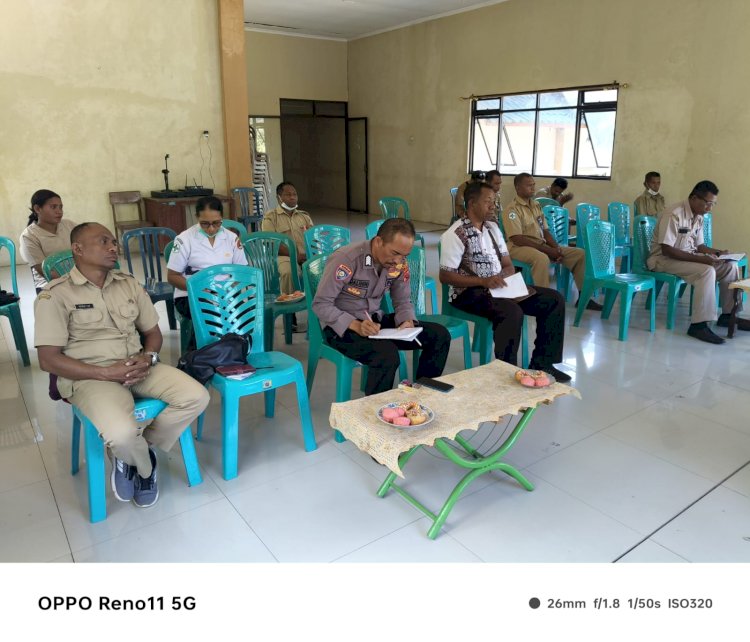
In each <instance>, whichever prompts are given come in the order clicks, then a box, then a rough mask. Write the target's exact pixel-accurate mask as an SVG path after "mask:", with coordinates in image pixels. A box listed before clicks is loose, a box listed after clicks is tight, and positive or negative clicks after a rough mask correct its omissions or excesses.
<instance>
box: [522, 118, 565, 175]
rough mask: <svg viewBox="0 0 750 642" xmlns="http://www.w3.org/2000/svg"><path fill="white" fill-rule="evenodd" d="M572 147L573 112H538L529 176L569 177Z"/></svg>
mask: <svg viewBox="0 0 750 642" xmlns="http://www.w3.org/2000/svg"><path fill="white" fill-rule="evenodd" d="M575 146H576V110H575V109H550V110H547V111H540V112H539V124H538V126H537V129H536V159H535V160H536V164H535V166H534V172H533V173H534V174H541V175H544V176H572V174H573V155H574V151H575Z"/></svg>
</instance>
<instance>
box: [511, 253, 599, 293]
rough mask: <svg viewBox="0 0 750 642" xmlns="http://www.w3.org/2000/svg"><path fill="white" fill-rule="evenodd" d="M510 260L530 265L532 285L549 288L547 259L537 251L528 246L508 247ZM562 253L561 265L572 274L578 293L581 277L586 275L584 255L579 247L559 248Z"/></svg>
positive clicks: (581, 283) (548, 261) (548, 263)
mask: <svg viewBox="0 0 750 642" xmlns="http://www.w3.org/2000/svg"><path fill="white" fill-rule="evenodd" d="M508 249H509V252H510V258H512V259H514V260H516V261H523V262H524V263H530V264H531V276H532V278H533V279H534V285H538V286H539V287H541V288H548V287H549V266H550V260H549V257H548V256H547V255H546V254H545V253H544V252H540V251H539V250H535V249H534V248H533V247H530V246H528V245H524V246H518V245H513V246H509V248H508ZM560 249H561V250H562V252H563V260H562V264H563V265H564V266H565V267H566V268H568V269H569V270H570V271H571V272H572V273H573V280H574V281H575V283H576V287H577V288H578V291H579V292H580V291H581V288H582V287H583V277H584V274H585V273H586V254H585V252H584V251H583V250H582V249H581V248H579V247H565V246H562V245H561V246H560Z"/></svg>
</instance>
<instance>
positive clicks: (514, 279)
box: [490, 272, 529, 299]
mask: <svg viewBox="0 0 750 642" xmlns="http://www.w3.org/2000/svg"><path fill="white" fill-rule="evenodd" d="M490 294H491V295H492V296H493V297H495V298H496V299H515V298H517V297H519V296H528V294H529V290H528V288H527V287H526V283H525V282H524V280H523V275H522V274H521V273H520V272H516V273H515V274H514V275H513V276H506V277H505V287H504V288H492V289H491V290H490Z"/></svg>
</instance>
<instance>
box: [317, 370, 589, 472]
mask: <svg viewBox="0 0 750 642" xmlns="http://www.w3.org/2000/svg"><path fill="white" fill-rule="evenodd" d="M516 370H518V368H516V367H515V366H511V365H509V364H507V363H505V362H503V361H497V360H495V361H493V362H492V363H488V364H487V365H484V366H479V367H477V368H471V369H469V370H462V371H461V372H456V373H454V374H450V375H446V376H444V377H440V378H439V380H440V381H445V382H446V383H450V384H453V385H454V386H455V388H454V389H453V390H451V391H450V392H448V393H444V392H438V391H437V390H431V389H429V388H420V389H418V390H413V391H407V390H402V389H398V390H389V391H388V392H381V393H380V394H377V395H372V396H370V397H364V398H362V399H355V400H353V401H345V402H343V403H334V404H332V405H331V415H330V422H331V426H333V427H334V428H336V429H337V430H339V431H341V433H342V434H343V435H344V436H345V437H346V438H347V439H348V440H349V441H351V442H352V443H353V444H354V445H355V446H357V448H359V449H360V450H362V451H364V452H366V453H367V454H369V455H372V457H374V458H375V459H377V460H378V461H379V462H380V463H381V464H384V465H385V466H387V467H388V468H390V469H391V470H392V471H393V472H394V473H396V474H397V475H398V476H399V477H403V476H404V475H403V473H402V472H401V469H400V468H399V465H398V457H399V455H400V454H401V453H403V452H406V451H407V450H410V449H411V448H413V447H414V446H417V445H425V446H432V445H433V444H434V443H435V440H436V439H438V438H439V437H446V438H448V439H452V438H453V437H455V435H456V434H458V433H459V432H461V431H462V430H477V429H478V428H479V424H481V423H483V422H486V421H493V422H496V421H499V420H500V418H501V417H503V416H505V415H511V414H512V415H515V414H518V413H519V412H521V411H522V410H525V409H526V408H531V407H535V406H537V405H538V404H540V403H550V402H551V401H553V400H554V399H556V398H557V397H562V396H564V395H573V396H575V397H578V398H579V399H580V398H581V394H580V393H579V392H578V390H576V389H575V388H572V387H571V386H567V385H564V384H560V383H554V384H552V385H551V386H549V387H547V388H526V387H524V386H522V385H520V384H519V383H518V382H517V381H516V380H515V377H514V375H515V372H516ZM404 401H417V402H419V403H421V404H422V405H424V406H427V407H428V408H430V409H431V410H432V411H433V412H434V413H435V419H434V420H433V421H432V422H431V423H429V424H427V425H426V426H424V427H421V428H420V427H418V426H414V427H410V428H399V427H397V426H391V425H389V424H385V423H383V422H382V421H380V419H378V416H377V413H378V410H379V409H380V408H381V407H383V406H384V405H385V404H387V403H391V402H398V403H401V402H404Z"/></svg>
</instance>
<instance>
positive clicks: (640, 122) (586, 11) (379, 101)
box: [349, 0, 750, 250]
mask: <svg viewBox="0 0 750 642" xmlns="http://www.w3.org/2000/svg"><path fill="white" fill-rule="evenodd" d="M707 6H708V5H707V3H706V2H703V1H701V0H662V1H661V2H652V1H651V0H628V2H622V1H621V0H575V1H574V2H570V3H565V6H564V8H561V6H560V3H559V2H556V1H555V0H509V1H508V2H505V3H502V4H499V5H495V6H491V7H487V8H483V9H479V10H477V11H472V12H467V13H462V14H457V15H453V16H449V17H446V18H442V19H439V20H434V21H431V22H425V23H421V24H418V25H415V26H412V27H407V28H404V29H400V30H397V31H391V32H388V33H384V34H380V35H376V36H372V37H369V38H363V39H360V40H355V41H352V42H350V43H349V114H350V116H367V117H368V118H369V136H370V140H369V144H370V150H369V155H370V163H369V168H370V204H369V207H370V211H371V212H372V211H376V208H377V201H378V199H379V198H381V197H382V196H402V197H404V198H406V199H407V200H408V201H409V202H410V204H411V206H412V211H413V216H414V217H415V218H418V219H422V220H432V221H441V222H446V221H447V220H448V218H449V216H450V209H449V197H448V189H449V188H450V187H451V186H453V185H456V184H458V182H459V180H460V179H461V178H462V177H464V175H465V172H466V159H467V155H468V131H469V112H470V107H469V102H468V101H462V100H460V97H461V96H469V95H470V94H477V95H480V94H491V93H502V92H518V91H525V90H536V89H552V88H558V87H569V86H577V85H589V84H596V83H606V82H611V81H613V80H617V81H619V82H620V83H628V84H629V88H627V89H623V90H622V91H621V92H620V104H619V112H618V118H617V132H616V140H615V152H614V169H613V178H612V180H611V181H585V180H576V181H572V182H571V187H572V190H573V191H574V192H575V195H576V200H587V201H591V202H594V203H596V204H599V205H602V206H606V203H607V202H609V201H611V200H624V201H626V202H632V200H633V198H634V197H635V196H636V195H637V194H638V193H639V192H640V191H641V190H642V186H641V183H642V181H643V174H644V173H645V172H646V171H648V170H651V169H656V170H658V171H661V173H662V185H663V191H664V193H665V194H666V196H667V198H668V200H678V199H681V198H683V197H685V196H687V193H688V191H689V190H690V188H691V187H692V185H693V184H695V182H697V181H698V180H700V179H703V178H710V179H712V180H714V181H715V182H716V183H717V184H718V185H719V188H720V190H721V194H720V196H719V201H720V205H719V206H718V207H717V208H716V215H715V216H716V218H717V222H716V223H715V228H716V231H715V233H714V236H715V239H716V241H715V244H720V245H723V246H729V247H732V248H736V249H743V250H750V223H748V222H747V219H746V217H745V214H744V212H743V201H744V200H745V198H744V194H745V192H746V187H745V184H744V183H745V181H746V179H747V176H748V169H749V168H748V161H747V158H748V154H747V153H746V151H745V149H744V147H745V145H746V144H747V141H748V140H750V111H748V109H747V102H748V98H750V90H749V89H748V86H747V83H746V82H744V79H745V78H746V77H747V71H746V65H747V61H748V60H750V41H748V39H747V38H746V37H745V35H746V34H745V33H744V32H745V29H746V25H747V24H748V23H750V3H748V2H746V0H717V1H716V2H713V3H710V11H707ZM545 182H546V181H545ZM505 183H506V184H505V185H504V187H503V194H504V200H505V201H506V202H507V201H508V200H510V198H511V196H512V195H513V188H512V182H511V181H510V180H508V179H506V181H505Z"/></svg>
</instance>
